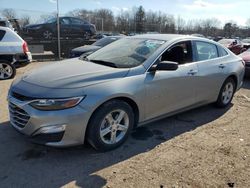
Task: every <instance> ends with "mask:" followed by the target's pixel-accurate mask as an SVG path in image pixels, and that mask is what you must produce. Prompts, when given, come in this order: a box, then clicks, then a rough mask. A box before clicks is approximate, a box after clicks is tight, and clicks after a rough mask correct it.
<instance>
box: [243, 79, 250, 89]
mask: <svg viewBox="0 0 250 188" xmlns="http://www.w3.org/2000/svg"><path fill="white" fill-rule="evenodd" d="M242 88H244V89H250V76H248V77H245V78H244V82H243V85H242Z"/></svg>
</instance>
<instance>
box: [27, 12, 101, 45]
mask: <svg viewBox="0 0 250 188" xmlns="http://www.w3.org/2000/svg"><path fill="white" fill-rule="evenodd" d="M59 22H60V36H61V37H62V38H88V37H90V36H93V35H95V33H96V27H95V25H93V24H91V23H89V22H87V21H85V20H82V19H79V18H74V17H60V18H59ZM23 35H24V36H27V37H32V38H38V39H43V40H46V39H53V38H56V37H57V19H56V18H52V19H50V20H48V21H47V22H45V23H42V24H31V25H27V26H25V27H24V28H23Z"/></svg>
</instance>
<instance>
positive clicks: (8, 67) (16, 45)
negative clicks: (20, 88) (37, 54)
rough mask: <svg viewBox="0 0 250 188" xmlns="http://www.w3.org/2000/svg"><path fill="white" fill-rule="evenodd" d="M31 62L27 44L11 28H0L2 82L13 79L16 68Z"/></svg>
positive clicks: (0, 76) (0, 78)
mask: <svg viewBox="0 0 250 188" xmlns="http://www.w3.org/2000/svg"><path fill="white" fill-rule="evenodd" d="M31 60H32V56H31V53H30V52H29V48H28V45H27V43H26V42H25V41H24V40H23V39H22V38H21V37H20V36H19V35H18V34H17V33H15V32H14V31H13V30H11V29H10V28H8V27H1V26H0V80H5V79H9V78H13V77H14V76H15V74H16V68H17V67H20V66H23V65H26V64H28V63H29V62H30V61H31Z"/></svg>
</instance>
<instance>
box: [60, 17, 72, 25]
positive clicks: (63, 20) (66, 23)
mask: <svg viewBox="0 0 250 188" xmlns="http://www.w3.org/2000/svg"><path fill="white" fill-rule="evenodd" d="M60 22H61V24H65V25H69V24H70V20H69V19H68V18H62V19H61V21H60Z"/></svg>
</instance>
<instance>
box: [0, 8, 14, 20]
mask: <svg viewBox="0 0 250 188" xmlns="http://www.w3.org/2000/svg"><path fill="white" fill-rule="evenodd" d="M1 14H2V15H3V16H4V17H5V18H7V19H8V20H10V19H14V18H16V12H15V10H14V9H11V8H6V9H3V10H2V11H1Z"/></svg>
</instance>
